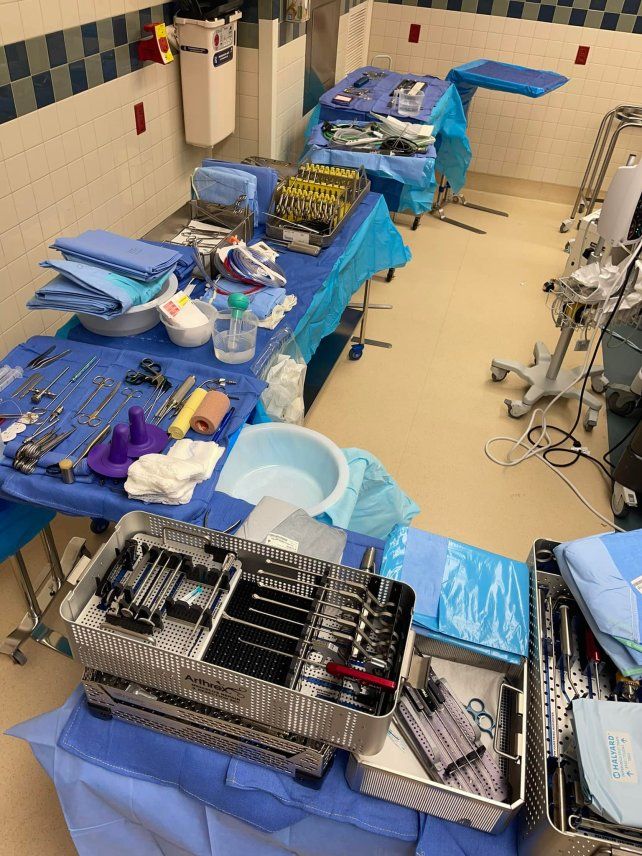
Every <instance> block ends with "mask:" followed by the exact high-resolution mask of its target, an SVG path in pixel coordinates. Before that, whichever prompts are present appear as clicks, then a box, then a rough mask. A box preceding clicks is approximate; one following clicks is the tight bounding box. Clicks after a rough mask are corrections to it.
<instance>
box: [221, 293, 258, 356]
mask: <svg viewBox="0 0 642 856" xmlns="http://www.w3.org/2000/svg"><path fill="white" fill-rule="evenodd" d="M227 305H228V306H229V309H230V311H229V312H219V313H218V315H217V317H216V320H215V321H214V329H213V334H212V342H213V345H214V356H215V357H216V359H217V360H220V361H221V362H223V363H246V362H248V360H251V359H252V358H253V357H254V353H255V351H256V330H257V327H258V318H257V317H256V315H254V313H253V312H248V311H247V308H248V306H249V305H250V301H249V299H248V298H247V296H246V295H245V294H230V296H229V297H228V299H227Z"/></svg>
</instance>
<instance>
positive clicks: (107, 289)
mask: <svg viewBox="0 0 642 856" xmlns="http://www.w3.org/2000/svg"><path fill="white" fill-rule="evenodd" d="M52 248H53V249H56V250H59V251H60V252H61V253H62V255H63V256H64V259H65V260H64V261H51V260H50V261H45V262H41V265H42V267H44V268H49V269H53V270H55V271H57V274H58V275H57V276H56V277H55V278H54V279H53V280H52V281H51V282H50V283H48V284H47V285H45V286H43V288H40V289H38V291H37V292H36V293H35V295H34V296H33V298H32V299H31V300H30V301H29V302H28V304H27V306H28V307H29V309H57V310H60V311H63V312H84V313H86V314H89V315H98V316H100V317H102V318H111V317H113V316H115V315H122V314H123V313H124V312H127V310H128V309H130V308H131V307H132V306H139V305H141V304H143V303H148V302H149V301H150V300H153V299H154V297H156V296H157V295H158V293H159V292H160V290H161V289H162V287H163V285H164V284H165V282H166V280H167V278H168V277H169V276H170V274H171V273H172V272H173V271H174V269H175V268H176V266H177V265H178V264H179V263H181V262H183V264H184V263H185V262H184V260H183V257H182V256H181V254H180V253H179V252H177V251H176V250H175V249H171V248H168V247H166V246H160V245H158V244H149V243H146V242H144V241H137V240H134V239H132V238H125V237H123V236H121V235H116V234H115V233H113V232H106V231H103V230H102V229H92V230H89V231H87V232H83V233H82V234H81V235H78V236H77V237H75V238H66V237H61V238H57V239H56V241H55V242H54V243H53V245H52Z"/></svg>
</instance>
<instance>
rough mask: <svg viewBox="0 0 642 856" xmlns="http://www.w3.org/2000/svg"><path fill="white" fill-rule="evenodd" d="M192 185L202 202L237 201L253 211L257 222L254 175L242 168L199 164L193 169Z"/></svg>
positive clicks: (256, 194) (224, 202) (256, 192)
mask: <svg viewBox="0 0 642 856" xmlns="http://www.w3.org/2000/svg"><path fill="white" fill-rule="evenodd" d="M239 166H240V164H239ZM192 187H193V188H194V193H195V194H196V198H197V199H201V200H202V201H203V202H213V203H215V204H217V205H236V204H237V203H238V204H239V205H240V206H241V207H245V206H246V205H247V207H248V208H249V209H250V211H253V212H254V222H255V223H258V220H259V203H258V191H257V179H256V176H255V175H252V174H251V173H249V172H246V171H245V170H244V169H229V168H228V167H218V166H199V167H197V168H196V169H195V170H194V175H193V176H192ZM242 197H245V198H242Z"/></svg>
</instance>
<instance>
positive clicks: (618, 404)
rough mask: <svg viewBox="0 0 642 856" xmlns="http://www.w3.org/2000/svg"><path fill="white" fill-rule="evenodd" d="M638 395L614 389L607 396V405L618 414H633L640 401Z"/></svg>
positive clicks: (612, 411)
mask: <svg viewBox="0 0 642 856" xmlns="http://www.w3.org/2000/svg"><path fill="white" fill-rule="evenodd" d="M638 400H639V399H638V397H637V395H634V394H633V393H632V392H622V391H620V390H613V391H611V392H609V394H608V395H607V397H606V406H607V407H608V409H609V410H610V411H611V413H615V414H616V415H617V416H631V414H632V413H633V411H634V410H635V408H636V406H637V403H638Z"/></svg>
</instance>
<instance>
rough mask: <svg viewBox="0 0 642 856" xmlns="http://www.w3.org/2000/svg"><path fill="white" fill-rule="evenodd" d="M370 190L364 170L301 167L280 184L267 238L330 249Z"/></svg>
mask: <svg viewBox="0 0 642 856" xmlns="http://www.w3.org/2000/svg"><path fill="white" fill-rule="evenodd" d="M369 190H370V182H369V180H368V178H367V176H366V173H365V170H364V168H363V167H359V169H358V170H357V169H349V168H347V167H338V166H330V165H328V164H315V163H302V164H300V166H299V168H298V171H297V174H296V175H295V176H291V177H289V178H286V179H284V180H283V181H280V182H279V183H278V184H277V186H276V189H275V191H274V194H273V196H272V201H271V202H270V210H269V212H268V215H267V220H266V232H267V235H268V237H270V238H276V239H277V240H280V241H286V242H291V241H293V240H295V239H296V241H298V242H305V243H310V244H313V245H315V246H319V247H328V246H329V245H330V244H331V243H332V241H333V240H334V239H335V237H336V235H337V233H338V232H339V229H341V227H342V226H343V224H344V223H345V221H346V220H347V219H348V217H350V215H351V214H352V213H353V211H354V210H355V208H356V207H357V205H359V203H360V202H361V200H362V199H363V197H364V196H365V195H366V193H368V191H369Z"/></svg>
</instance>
